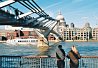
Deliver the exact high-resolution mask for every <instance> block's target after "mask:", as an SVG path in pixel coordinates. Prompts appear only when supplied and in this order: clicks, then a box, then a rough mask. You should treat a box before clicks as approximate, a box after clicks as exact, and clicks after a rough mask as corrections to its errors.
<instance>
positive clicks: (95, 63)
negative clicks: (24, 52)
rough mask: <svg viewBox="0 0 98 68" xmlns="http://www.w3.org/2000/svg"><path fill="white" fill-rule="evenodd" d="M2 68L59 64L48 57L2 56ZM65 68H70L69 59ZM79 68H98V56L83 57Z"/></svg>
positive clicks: (41, 67)
mask: <svg viewBox="0 0 98 68" xmlns="http://www.w3.org/2000/svg"><path fill="white" fill-rule="evenodd" d="M0 68H57V64H56V58H55V57H48V56H0ZM65 68H70V67H69V59H67V58H66V59H65ZM79 68H98V56H82V58H81V59H80V60H79Z"/></svg>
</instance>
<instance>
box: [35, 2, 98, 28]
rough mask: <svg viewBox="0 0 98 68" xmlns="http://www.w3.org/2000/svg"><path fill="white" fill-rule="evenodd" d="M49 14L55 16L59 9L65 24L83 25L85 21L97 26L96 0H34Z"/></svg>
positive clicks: (97, 8) (97, 4) (97, 7)
mask: <svg viewBox="0 0 98 68" xmlns="http://www.w3.org/2000/svg"><path fill="white" fill-rule="evenodd" d="M35 2H36V3H37V4H38V5H39V6H40V7H41V8H42V9H43V10H44V11H45V12H46V13H47V14H49V15H50V16H52V17H53V18H56V16H57V15H58V12H59V11H61V13H62V15H63V16H64V18H65V21H66V23H67V24H69V25H70V23H74V24H75V27H83V26H84V25H85V23H87V22H88V23H90V26H91V27H92V28H93V27H97V26H98V0H35Z"/></svg>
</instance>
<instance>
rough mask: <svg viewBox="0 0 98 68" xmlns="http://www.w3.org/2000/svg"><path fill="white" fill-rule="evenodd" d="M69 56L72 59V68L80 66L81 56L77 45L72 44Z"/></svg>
mask: <svg viewBox="0 0 98 68" xmlns="http://www.w3.org/2000/svg"><path fill="white" fill-rule="evenodd" d="M67 57H68V58H69V59H70V68H78V67H79V59H80V58H81V56H80V54H79V52H78V50H77V49H76V47H75V46H72V48H71V50H70V51H69V52H68V55H67Z"/></svg>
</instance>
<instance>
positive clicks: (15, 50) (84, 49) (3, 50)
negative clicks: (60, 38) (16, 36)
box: [0, 42, 98, 56]
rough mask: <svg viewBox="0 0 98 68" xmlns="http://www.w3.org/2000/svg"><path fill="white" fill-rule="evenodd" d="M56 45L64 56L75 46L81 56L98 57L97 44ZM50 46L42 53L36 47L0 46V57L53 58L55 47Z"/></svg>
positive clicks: (72, 43)
mask: <svg viewBox="0 0 98 68" xmlns="http://www.w3.org/2000/svg"><path fill="white" fill-rule="evenodd" d="M58 44H62V45H63V49H64V50H65V52H66V54H67V53H68V51H69V50H70V49H71V46H72V45H75V46H76V47H77V49H78V50H79V53H80V54H81V55H82V56H98V42H60V43H58ZM58 44H56V45H51V46H50V48H49V49H46V51H42V50H43V49H42V50H41V49H39V48H37V47H36V46H32V45H27V46H26V45H25V46H24V45H18V46H12V45H6V44H2V43H1V44H0V55H11V56H17V55H18V56H29V55H30V56H36V55H51V56H55V54H54V53H55V49H56V48H57V45H58Z"/></svg>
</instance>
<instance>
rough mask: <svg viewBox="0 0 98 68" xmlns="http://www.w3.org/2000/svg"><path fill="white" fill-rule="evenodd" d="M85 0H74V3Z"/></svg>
mask: <svg viewBox="0 0 98 68" xmlns="http://www.w3.org/2000/svg"><path fill="white" fill-rule="evenodd" d="M82 1H84V0H72V2H73V3H78V2H82Z"/></svg>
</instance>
